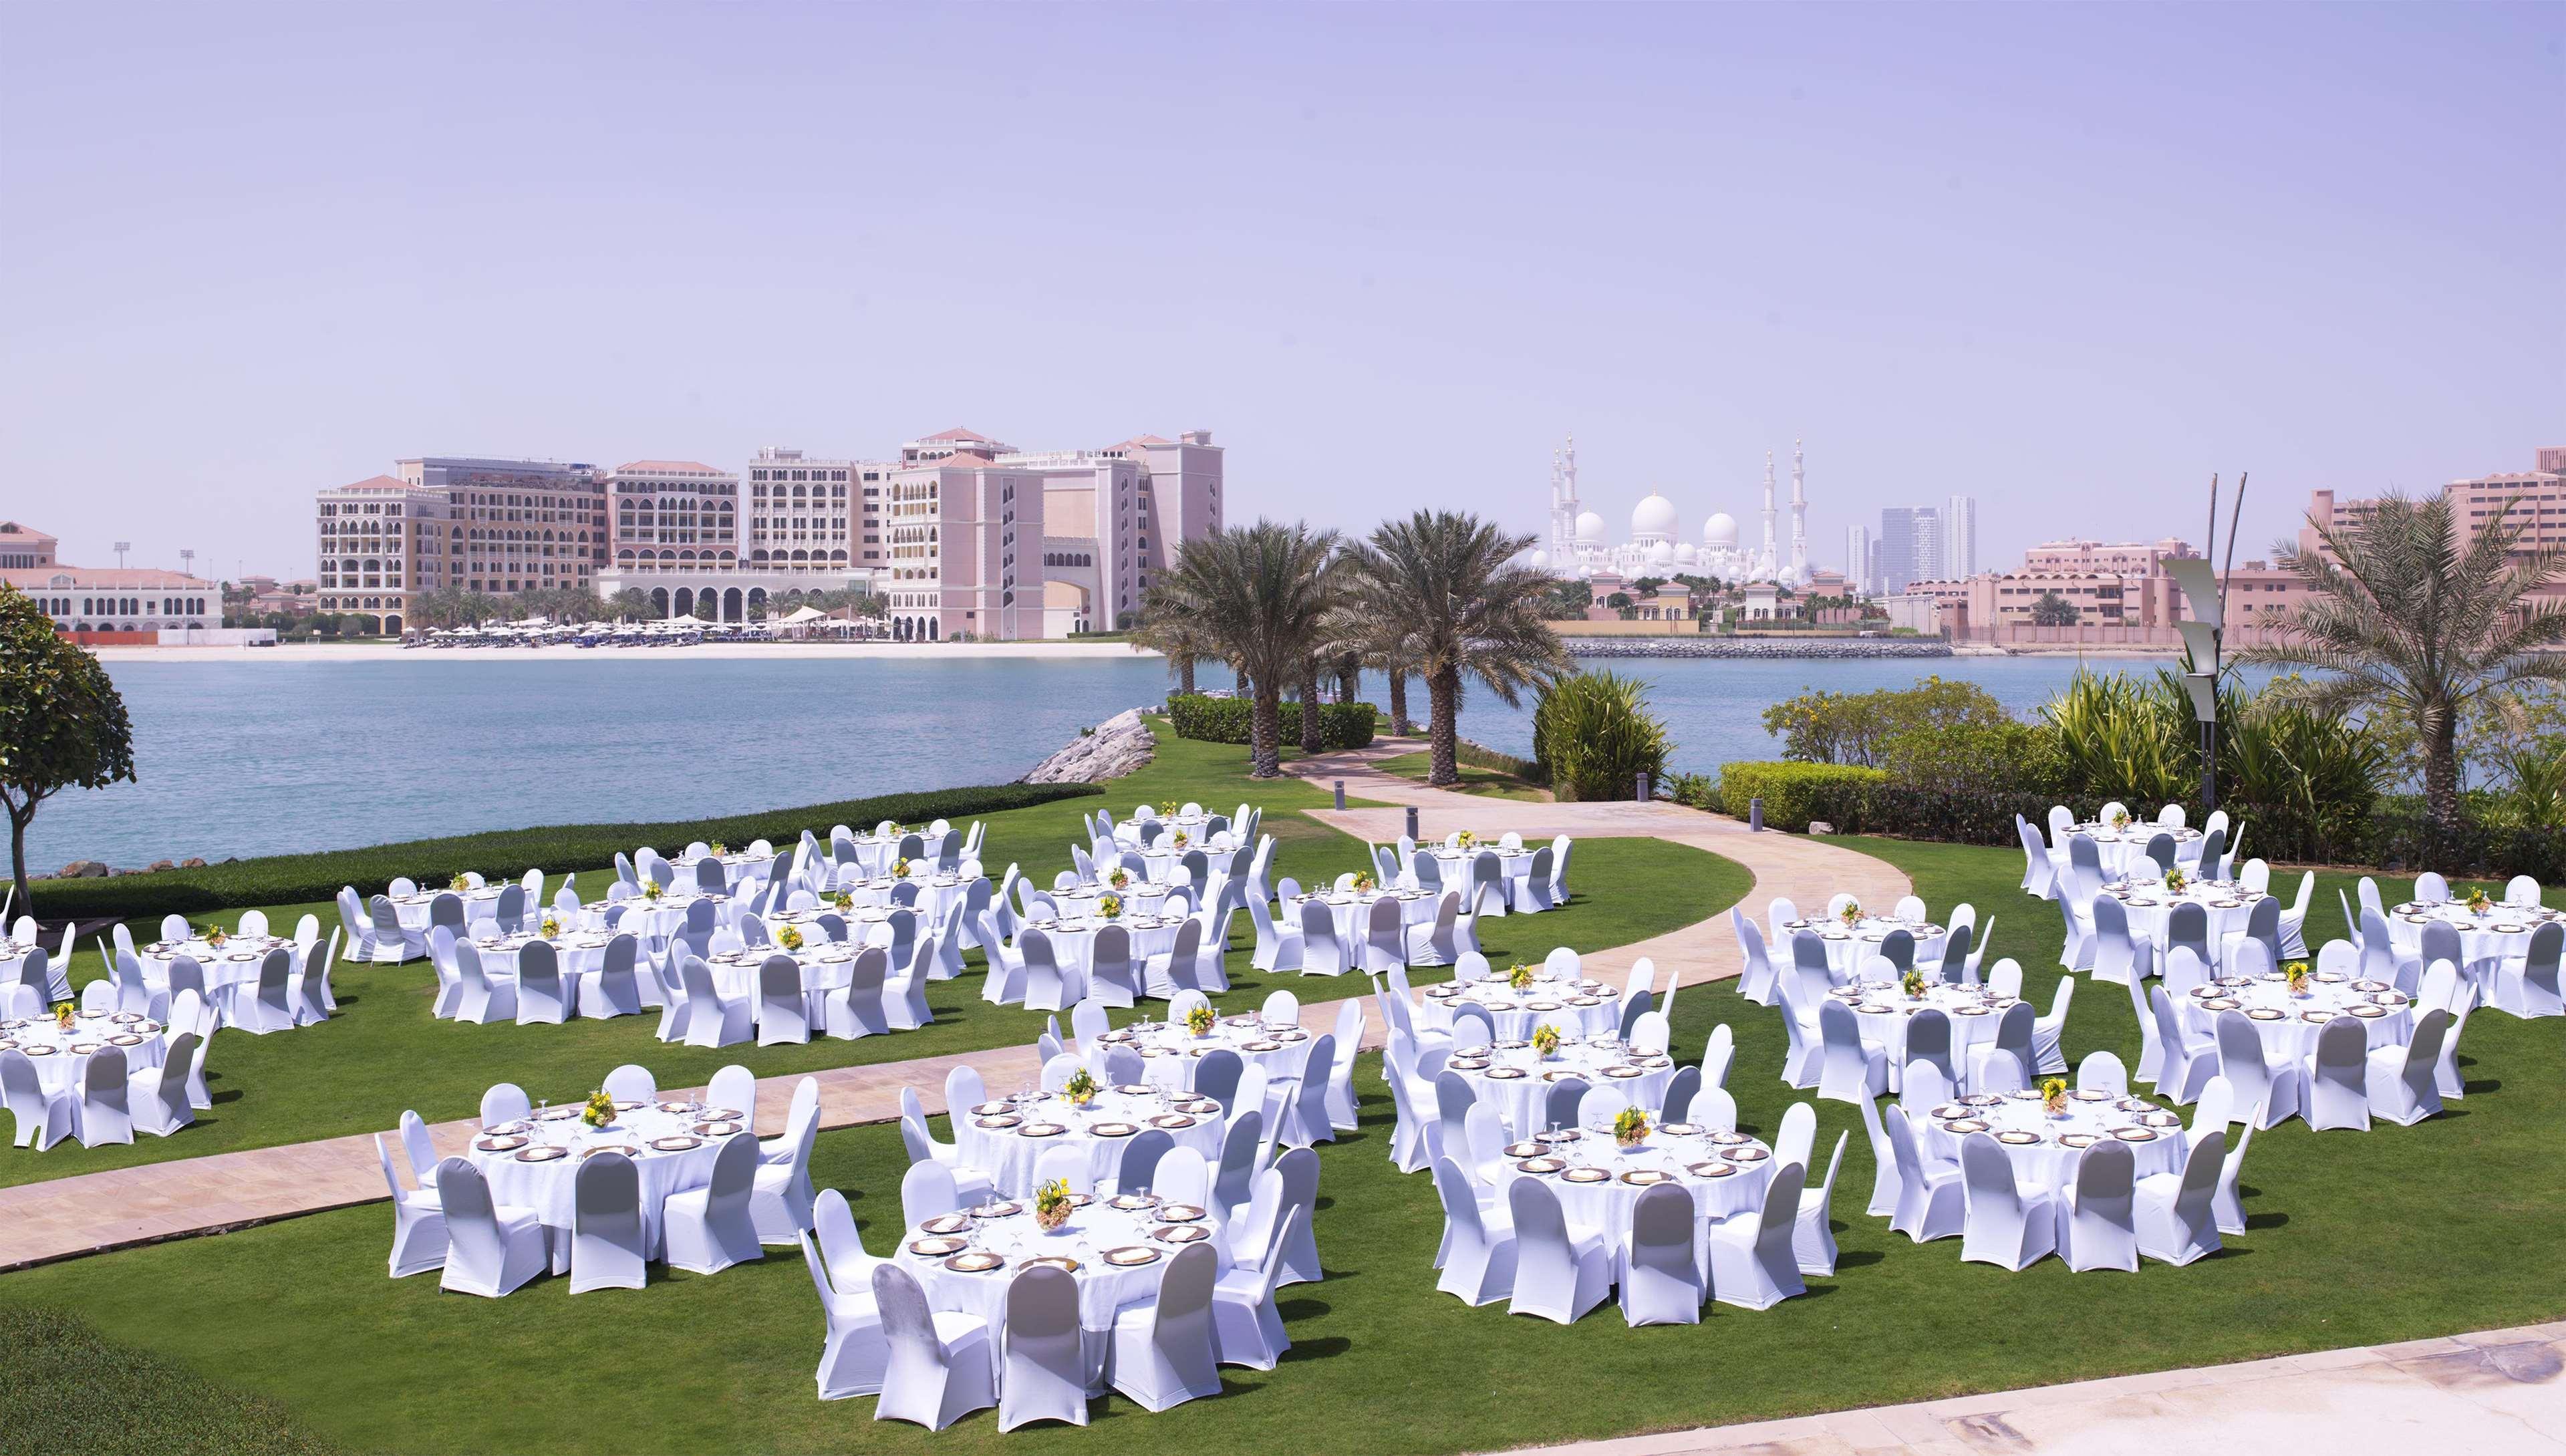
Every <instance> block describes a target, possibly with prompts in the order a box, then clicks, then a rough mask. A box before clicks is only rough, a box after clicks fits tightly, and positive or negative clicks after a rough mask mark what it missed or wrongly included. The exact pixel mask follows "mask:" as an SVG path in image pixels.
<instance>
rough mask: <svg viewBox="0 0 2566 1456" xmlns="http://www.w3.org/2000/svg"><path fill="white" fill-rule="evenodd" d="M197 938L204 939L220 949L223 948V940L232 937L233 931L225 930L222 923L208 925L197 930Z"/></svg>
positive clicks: (208, 943)
mask: <svg viewBox="0 0 2566 1456" xmlns="http://www.w3.org/2000/svg"><path fill="white" fill-rule="evenodd" d="M196 938H197V939H199V940H202V941H203V942H205V943H206V944H207V945H210V946H212V947H213V948H214V949H216V950H220V949H222V948H223V942H224V941H226V940H229V939H231V938H232V937H231V932H230V931H228V930H225V929H224V928H223V927H221V926H220V925H207V926H206V927H205V928H204V929H202V930H199V931H197V932H196Z"/></svg>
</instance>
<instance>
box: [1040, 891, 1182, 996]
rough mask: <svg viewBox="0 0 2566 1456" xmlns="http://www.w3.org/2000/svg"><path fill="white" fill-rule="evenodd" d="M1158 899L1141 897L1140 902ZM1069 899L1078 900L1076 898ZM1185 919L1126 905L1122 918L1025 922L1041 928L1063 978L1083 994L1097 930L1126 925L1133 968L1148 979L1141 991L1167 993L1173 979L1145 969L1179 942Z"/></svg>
mask: <svg viewBox="0 0 2566 1456" xmlns="http://www.w3.org/2000/svg"><path fill="white" fill-rule="evenodd" d="M1158 902H1159V901H1156V900H1147V901H1141V903H1158ZM1069 903H1076V901H1071V902H1069ZM1124 903H1125V904H1126V906H1127V907H1128V906H1130V905H1132V904H1133V903H1135V901H1134V900H1133V899H1132V898H1131V897H1129V896H1127V897H1126V898H1125V901H1124ZM1062 908H1063V909H1064V910H1066V909H1067V908H1068V905H1067V904H1064V905H1063V906H1062ZM1184 922H1185V917H1184V916H1182V915H1171V916H1170V915H1158V914H1155V913H1150V912H1146V911H1135V910H1132V909H1130V908H1126V909H1125V910H1124V912H1123V915H1122V918H1121V919H1119V920H1116V921H1112V922H1108V921H1105V920H1099V919H1095V918H1093V917H1088V916H1080V917H1078V918H1074V919H1066V920H1051V919H1039V920H1028V921H1026V922H1025V925H1026V928H1027V929H1030V930H1039V931H1041V932H1042V933H1043V938H1044V939H1046V940H1049V941H1050V942H1051V953H1052V959H1053V961H1054V963H1056V964H1057V965H1059V967H1060V970H1061V975H1062V976H1063V978H1064V979H1069V980H1074V981H1075V982H1076V985H1075V986H1073V987H1071V989H1072V990H1078V991H1081V993H1082V995H1083V994H1084V993H1083V989H1082V988H1084V987H1085V986H1086V985H1087V977H1088V972H1089V969H1090V967H1092V966H1093V965H1094V964H1095V961H1096V934H1097V932H1098V931H1100V930H1103V929H1104V928H1105V927H1106V925H1107V924H1108V923H1113V924H1119V925H1121V926H1123V928H1124V929H1126V930H1129V931H1130V932H1131V933H1132V966H1133V970H1134V971H1135V972H1136V973H1138V974H1140V975H1141V976H1142V979H1143V981H1144V982H1145V984H1144V985H1143V986H1142V990H1141V994H1143V995H1145V996H1159V997H1166V996H1173V995H1174V994H1176V988H1175V985H1174V983H1173V982H1171V981H1169V980H1168V979H1167V977H1166V976H1164V975H1162V974H1159V973H1157V972H1155V971H1149V970H1146V969H1145V967H1144V963H1145V962H1146V961H1147V960H1148V959H1149V957H1151V956H1154V955H1165V954H1166V953H1167V952H1168V951H1170V950H1173V949H1174V948H1175V944H1176V927H1177V926H1179V925H1182V924H1184Z"/></svg>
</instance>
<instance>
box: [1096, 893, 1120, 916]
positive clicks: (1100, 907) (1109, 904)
mask: <svg viewBox="0 0 2566 1456" xmlns="http://www.w3.org/2000/svg"><path fill="white" fill-rule="evenodd" d="M1096 913H1097V914H1098V915H1100V916H1102V917H1104V918H1105V919H1108V920H1112V919H1116V918H1118V917H1120V916H1121V915H1122V913H1123V897H1122V896H1121V895H1099V896H1098V897H1097V900H1096Z"/></svg>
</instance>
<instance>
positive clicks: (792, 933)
mask: <svg viewBox="0 0 2566 1456" xmlns="http://www.w3.org/2000/svg"><path fill="white" fill-rule="evenodd" d="M775 943H776V944H778V945H780V946H783V947H784V948H785V949H786V950H800V949H801V948H802V927H801V926H799V925H787V926H785V927H783V928H782V929H780V930H777V931H776V932H775Z"/></svg>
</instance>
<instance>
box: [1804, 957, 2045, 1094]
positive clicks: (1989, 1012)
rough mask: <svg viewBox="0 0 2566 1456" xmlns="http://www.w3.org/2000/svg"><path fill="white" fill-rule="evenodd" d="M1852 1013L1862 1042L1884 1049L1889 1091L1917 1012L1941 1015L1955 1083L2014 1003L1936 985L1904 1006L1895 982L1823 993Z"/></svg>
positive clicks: (1964, 988)
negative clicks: (1948, 1025) (1948, 1036)
mask: <svg viewBox="0 0 2566 1456" xmlns="http://www.w3.org/2000/svg"><path fill="white" fill-rule="evenodd" d="M1829 994H1831V995H1833V996H1834V997H1835V998H1836V999H1837V1000H1839V1001H1841V1002H1843V1003H1844V1004H1845V1005H1847V1006H1850V1007H1852V1008H1853V1013H1854V1019H1855V1020H1856V1021H1858V1022H1860V1023H1861V1024H1862V1035H1863V1039H1864V1040H1865V1041H1872V1042H1878V1043H1880V1044H1881V1045H1882V1046H1884V1047H1887V1048H1888V1049H1889V1075H1890V1083H1891V1086H1892V1087H1893V1088H1895V1087H1896V1086H1897V1085H1898V1074H1899V1072H1900V1070H1901V1069H1903V1068H1904V1067H1905V1066H1906V1065H1907V1021H1908V1018H1910V1017H1912V1016H1914V1015H1915V1014H1916V1013H1918V1012H1920V1011H1925V1010H1932V1011H1938V1012H1940V1013H1942V1015H1943V1016H1944V1017H1945V1018H1946V1019H1947V1020H1949V1022H1950V1023H1951V1070H1952V1071H1953V1072H1954V1073H1957V1074H1958V1075H1959V1076H1960V1077H1962V1078H1966V1077H1967V1076H1968V1075H1969V1055H1970V1053H1972V1052H1973V1051H1975V1050H1976V1049H1977V1048H1979V1047H1982V1046H1983V1047H1992V1046H1994V1045H1995V1042H1996V1026H1997V1024H1998V1023H2000V1022H2001V1021H2002V1020H2003V1018H2004V1012H2005V1009H2006V1008H2007V1007H2010V1006H2012V1005H2013V1004H2014V1002H2015V1000H2016V999H2017V998H2015V997H2011V996H1995V995H1991V994H1989V993H1988V992H1987V991H1986V990H1985V989H1984V988H1983V987H1977V986H1957V985H1948V984H1944V983H1940V982H1935V983H1930V984H1928V985H1926V986H1925V988H1924V997H1923V998H1922V999H1920V1000H1910V999H1909V998H1908V995H1907V992H1906V989H1905V988H1904V987H1903V986H1902V985H1900V984H1899V983H1896V982H1886V981H1861V982H1856V983H1855V984H1853V985H1850V986H1844V987H1839V988H1838V989H1837V990H1835V991H1833V992H1831V993H1829Z"/></svg>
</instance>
